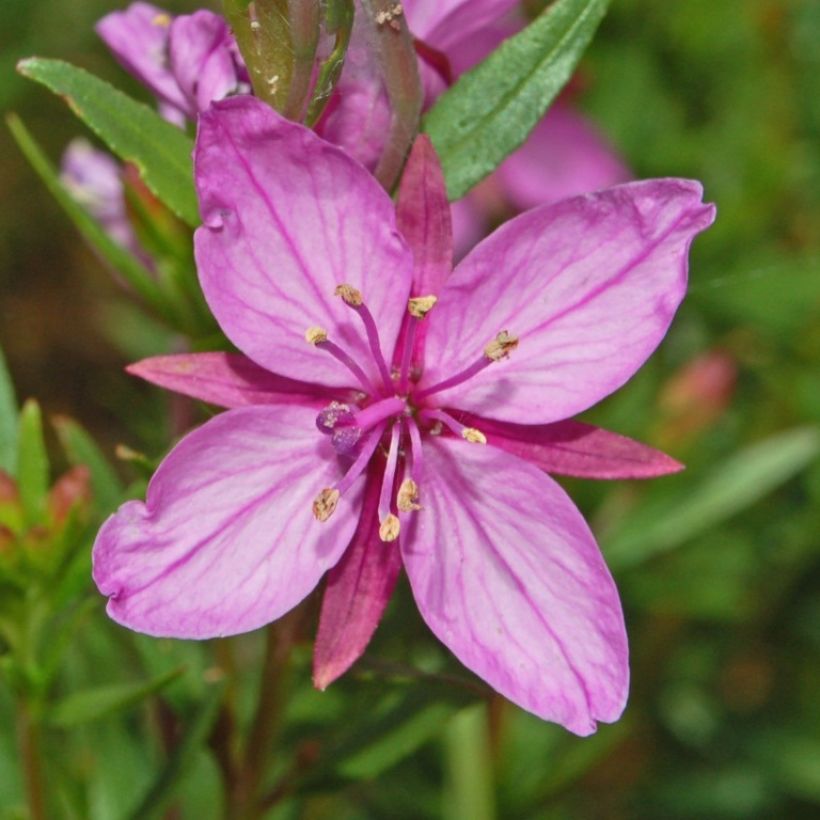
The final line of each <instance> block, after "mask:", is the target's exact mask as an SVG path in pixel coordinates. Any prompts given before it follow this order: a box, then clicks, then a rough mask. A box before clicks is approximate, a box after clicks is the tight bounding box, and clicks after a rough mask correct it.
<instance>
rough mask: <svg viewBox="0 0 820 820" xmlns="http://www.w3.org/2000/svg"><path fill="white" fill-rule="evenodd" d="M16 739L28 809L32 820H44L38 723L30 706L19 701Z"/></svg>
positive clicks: (43, 786) (23, 701)
mask: <svg viewBox="0 0 820 820" xmlns="http://www.w3.org/2000/svg"><path fill="white" fill-rule="evenodd" d="M17 737H18V743H19V746H20V761H21V765H22V767H23V777H24V780H25V784H26V796H27V798H28V809H29V814H30V815H31V818H32V820H46V816H47V815H46V806H45V781H44V778H43V768H42V755H41V752H40V723H39V721H38V719H37V718H36V717H35V716H34V715H33V714H32V709H31V704H30V703H28V702H27V701H25V700H23V699H21V700H20V701H19V702H18V711H17Z"/></svg>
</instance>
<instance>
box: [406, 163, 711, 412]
mask: <svg viewBox="0 0 820 820" xmlns="http://www.w3.org/2000/svg"><path fill="white" fill-rule="evenodd" d="M701 194H702V189H701V186H700V184H699V183H697V182H692V181H689V180H680V179H657V180H647V181H645V182H634V183H629V184H627V185H621V186H619V187H616V188H611V189H609V190H607V191H602V192H600V193H596V194H589V195H587V196H584V197H577V198H575V199H568V200H564V201H562V202H559V203H556V204H554V205H549V206H543V207H541V208H536V209H535V210H532V211H529V212H527V213H525V214H522V215H521V216H518V217H516V218H515V219H512V220H510V221H509V222H507V223H506V224H505V225H503V226H502V227H501V228H499V229H498V230H497V231H495V233H493V234H492V235H491V236H490V237H489V238H488V239H485V240H484V241H483V242H482V243H480V244H479V245H478V246H477V247H476V248H475V249H474V250H473V251H472V252H471V253H470V254H469V255H468V256H467V258H466V259H464V261H463V262H461V264H459V266H458V267H457V268H456V269H455V271H454V272H453V273H452V275H451V276H450V278H449V279H448V280H447V284H446V285H445V287H444V290H443V291H442V292H441V295H440V299H439V302H438V304H437V305H436V308H435V310H433V311H432V312H431V314H430V316H429V317H428V319H427V321H428V322H429V323H430V326H429V328H428V333H427V349H426V360H427V365H428V367H427V370H425V373H424V376H423V378H422V380H421V386H422V387H423V386H428V385H430V386H431V385H433V384H434V383H436V382H438V381H441V380H442V379H445V378H449V377H451V376H453V375H455V374H457V373H460V372H461V371H462V370H464V369H465V368H467V367H468V366H469V365H470V364H472V363H473V362H475V361H476V360H477V359H478V357H480V356H481V355H482V351H483V349H484V347H485V345H486V344H487V343H488V342H489V341H490V340H492V339H493V338H494V337H495V335H496V334H497V333H499V332H500V331H502V330H507V331H508V332H509V333H510V334H512V335H513V336H516V337H518V338H519V340H520V345H519V347H518V349H516V350H515V351H514V352H513V353H512V355H511V356H510V357H509V358H507V359H504V360H502V361H500V362H497V363H494V364H492V365H491V366H490V367H487V368H485V369H484V370H483V371H482V372H481V373H479V374H478V375H477V376H474V377H473V378H472V379H470V380H468V381H466V382H463V383H462V384H460V385H458V386H456V387H453V388H450V389H448V390H445V391H442V392H441V393H439V394H438V397H437V399H436V403H437V404H446V405H449V406H451V407H458V408H461V409H463V410H467V411H469V412H474V413H477V414H478V415H481V416H486V417H488V418H494V419H498V420H500V421H510V422H515V423H519V424H545V423H547V422H551V421H558V420H560V419H565V418H568V417H569V416H573V415H575V414H577V413H579V412H580V411H582V410H585V409H586V408H588V407H590V406H591V405H593V404H595V403H596V402H597V401H600V400H601V399H602V398H604V396H607V395H609V394H610V393H611V392H612V391H614V390H616V389H617V388H618V387H620V386H621V385H622V384H623V383H624V382H626V381H627V380H628V379H629V378H630V377H631V376H632V375H633V374H634V373H635V371H636V370H637V369H638V368H639V367H640V366H641V365H642V364H643V363H644V362H645V361H646V359H647V358H648V357H649V356H650V355H651V353H652V352H653V351H654V350H655V348H656V347H657V346H658V344H660V342H661V340H662V339H663V337H664V336H665V335H666V331H667V329H668V328H669V324H670V323H671V321H672V317H673V316H674V314H675V311H676V310H677V307H678V305H679V304H680V301H681V299H682V298H683V295H684V292H685V290H686V277H687V268H688V251H689V246H690V244H691V242H692V240H693V238H694V237H695V235H696V234H697V233H699V232H700V231H702V230H704V229H705V228H706V227H708V226H709V225H711V223H712V221H713V220H714V215H715V209H714V207H713V206H712V205H704V204H703V203H702V202H701Z"/></svg>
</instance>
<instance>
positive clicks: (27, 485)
mask: <svg viewBox="0 0 820 820" xmlns="http://www.w3.org/2000/svg"><path fill="white" fill-rule="evenodd" d="M48 474H49V464H48V454H47V453H46V445H45V441H44V440H43V415H42V413H41V412H40V405H39V404H37V402H36V401H34V400H33V399H29V400H28V401H27V402H26V403H25V404H24V405H23V409H22V411H21V413H20V432H19V438H18V452H17V486H18V487H19V488H20V501H21V502H22V504H23V514H24V515H25V518H26V523H27V524H28V525H29V526H33V525H34V524H39V523H40V522H41V521H42V520H43V517H44V515H45V504H46V496H47V495H48Z"/></svg>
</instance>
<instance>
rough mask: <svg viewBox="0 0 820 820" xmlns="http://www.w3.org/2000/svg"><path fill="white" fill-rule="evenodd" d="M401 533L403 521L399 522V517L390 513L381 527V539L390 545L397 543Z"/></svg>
mask: <svg viewBox="0 0 820 820" xmlns="http://www.w3.org/2000/svg"><path fill="white" fill-rule="evenodd" d="M400 531H401V521H399V519H398V516H395V515H393V513H390V514H389V515H388V516H387V518H385V519H384V521H382V523H381V525H380V526H379V538H381V540H382V541H384V542H385V543H388V544H389V543H390V542H391V541H395V540H396V539H397V538H398V537H399V532H400Z"/></svg>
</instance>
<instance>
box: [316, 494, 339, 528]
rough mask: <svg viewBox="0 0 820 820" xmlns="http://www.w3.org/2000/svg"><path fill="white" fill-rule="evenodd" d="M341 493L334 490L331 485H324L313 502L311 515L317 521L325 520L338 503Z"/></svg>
mask: <svg viewBox="0 0 820 820" xmlns="http://www.w3.org/2000/svg"><path fill="white" fill-rule="evenodd" d="M340 496H341V493H340V492H339V491H338V490H334V489H333V488H332V487H325V489H324V490H322V492H320V493H319V495H317V496H316V500H315V501H314V502H313V517H314V518H315V519H316V520H317V521H327V519H328V518H330V516H331V515H333V513H334V512H335V511H336V505H337V504H338V503H339V498H340Z"/></svg>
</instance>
